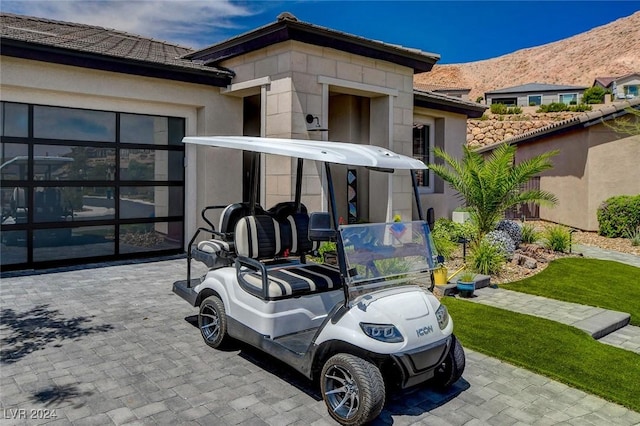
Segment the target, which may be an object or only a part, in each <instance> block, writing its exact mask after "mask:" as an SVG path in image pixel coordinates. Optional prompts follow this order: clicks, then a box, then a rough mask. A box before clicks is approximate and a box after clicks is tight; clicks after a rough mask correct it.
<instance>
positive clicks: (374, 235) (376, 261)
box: [339, 221, 436, 300]
mask: <svg viewBox="0 0 640 426" xmlns="http://www.w3.org/2000/svg"><path fill="white" fill-rule="evenodd" d="M339 232H340V234H341V238H340V240H341V241H342V243H343V247H344V254H345V261H346V267H347V280H346V281H347V284H348V286H349V292H350V293H351V294H350V299H351V300H353V298H355V297H357V296H358V295H361V294H363V293H368V292H370V291H375V290H380V289H381V288H384V287H394V286H398V285H404V284H406V283H407V282H414V283H422V284H423V285H425V286H429V284H430V271H431V269H433V268H434V265H435V260H436V259H435V256H436V252H435V250H434V248H433V242H432V239H431V234H430V232H429V227H428V226H427V224H426V223H425V222H424V221H414V222H393V223H374V224H357V225H342V226H340V228H339Z"/></svg>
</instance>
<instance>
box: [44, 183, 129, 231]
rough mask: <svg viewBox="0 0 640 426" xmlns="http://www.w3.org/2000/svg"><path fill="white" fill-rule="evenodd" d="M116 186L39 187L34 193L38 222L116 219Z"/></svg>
mask: <svg viewBox="0 0 640 426" xmlns="http://www.w3.org/2000/svg"><path fill="white" fill-rule="evenodd" d="M113 194H114V188H113V187H90V186H85V187H48V188H43V187H39V188H36V189H35V191H34V197H33V207H34V212H33V220H34V221H35V222H70V221H78V220H109V219H115V214H116V213H115V200H114V199H113Z"/></svg>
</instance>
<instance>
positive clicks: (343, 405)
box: [324, 365, 360, 420]
mask: <svg viewBox="0 0 640 426" xmlns="http://www.w3.org/2000/svg"><path fill="white" fill-rule="evenodd" d="M324 384H325V386H324V395H325V398H326V401H327V403H328V404H329V408H330V409H331V411H333V413H335V414H336V415H337V416H338V417H340V418H342V419H345V420H349V419H351V418H352V417H353V416H355V415H356V413H357V412H358V408H359V407H360V393H359V390H358V384H357V383H356V381H355V379H354V378H353V376H352V375H351V373H350V372H349V371H348V370H347V369H345V368H343V367H341V366H339V365H333V366H331V368H329V370H327V372H326V373H325V375H324Z"/></svg>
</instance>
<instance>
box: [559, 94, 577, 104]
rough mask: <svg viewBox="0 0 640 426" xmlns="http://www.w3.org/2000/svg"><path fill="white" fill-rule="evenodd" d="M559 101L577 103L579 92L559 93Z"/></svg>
mask: <svg viewBox="0 0 640 426" xmlns="http://www.w3.org/2000/svg"><path fill="white" fill-rule="evenodd" d="M558 102H560V103H561V104H565V105H577V103H578V94H577V93H560V94H559V95H558Z"/></svg>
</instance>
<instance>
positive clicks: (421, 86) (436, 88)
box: [413, 82, 471, 92]
mask: <svg viewBox="0 0 640 426" xmlns="http://www.w3.org/2000/svg"><path fill="white" fill-rule="evenodd" d="M413 88H414V89H416V90H422V91H428V92H452V91H464V90H466V91H469V92H470V91H471V89H469V88H467V87H452V86H443V85H441V84H428V83H420V82H414V83H413Z"/></svg>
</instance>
